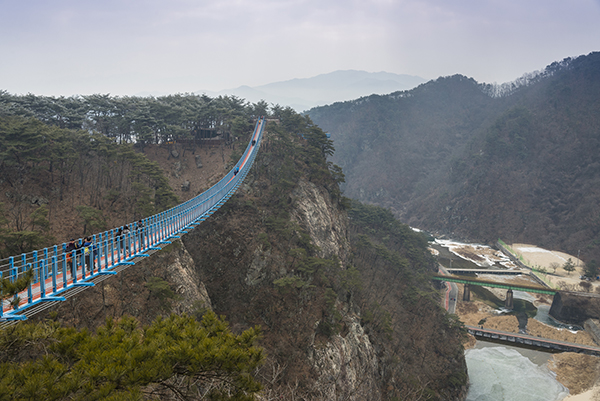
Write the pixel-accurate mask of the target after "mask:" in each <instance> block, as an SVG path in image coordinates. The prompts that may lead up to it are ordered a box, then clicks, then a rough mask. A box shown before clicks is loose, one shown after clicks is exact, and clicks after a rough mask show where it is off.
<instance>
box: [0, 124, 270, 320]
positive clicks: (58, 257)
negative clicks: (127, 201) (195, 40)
mask: <svg viewBox="0 0 600 401" xmlns="http://www.w3.org/2000/svg"><path fill="white" fill-rule="evenodd" d="M264 124H265V122H264V118H261V119H259V120H258V121H257V123H256V126H255V128H254V132H253V134H252V138H251V140H250V142H249V143H248V146H247V147H246V149H245V151H244V153H243V155H242V157H241V158H240V160H239V161H238V162H237V163H236V165H235V166H234V168H233V169H232V170H231V171H229V172H228V173H227V174H226V175H225V177H223V178H222V179H221V180H220V181H219V182H218V183H216V184H215V185H213V186H212V187H211V188H209V189H208V190H206V191H205V192H203V193H201V194H200V195H198V196H196V197H194V198H192V199H190V200H188V201H186V202H183V203H181V204H179V205H177V206H175V207H173V208H171V209H169V210H166V211H164V212H161V213H158V214H155V215H153V216H150V217H147V218H145V219H143V220H142V224H138V223H130V224H128V225H127V226H128V227H131V231H129V232H126V233H124V234H122V235H119V231H118V228H113V229H110V230H107V231H104V232H101V233H98V234H94V235H92V236H91V238H92V240H91V241H90V242H89V244H88V243H84V242H83V239H78V240H77V244H78V245H79V246H78V248H77V249H74V250H70V251H67V244H66V243H63V244H60V245H54V246H52V247H48V248H44V249H40V250H36V251H33V252H28V253H23V254H20V255H16V256H11V257H8V258H5V259H2V260H0V277H2V278H5V279H6V278H8V279H9V280H10V281H11V282H14V281H16V280H17V279H18V278H19V277H21V276H23V275H25V274H26V273H27V272H28V271H30V270H33V279H32V282H31V283H30V284H29V286H28V288H27V289H26V290H24V291H23V292H21V293H19V294H18V295H16V296H15V297H14V298H13V299H5V300H2V301H1V305H0V321H6V320H12V319H23V318H24V316H23V315H20V313H21V312H22V311H24V310H25V309H27V308H29V307H31V306H33V305H35V304H37V303H40V302H45V301H62V300H64V298H62V297H61V295H62V293H64V292H65V291H67V290H69V289H72V288H75V287H85V286H93V283H91V282H90V281H91V280H92V279H93V278H96V277H98V276H100V275H106V274H116V272H115V271H114V270H115V268H116V267H117V266H123V265H131V264H134V262H133V261H132V260H133V259H136V258H138V257H143V256H148V255H147V254H145V252H147V251H149V250H158V249H160V245H162V244H166V243H169V242H170V241H169V240H170V239H173V238H179V234H185V233H186V232H187V231H186V230H188V229H192V228H193V227H195V225H197V224H199V223H200V222H201V221H204V220H205V219H206V217H208V216H210V215H212V214H213V213H214V212H215V211H216V210H218V209H219V208H220V207H221V206H222V205H223V204H224V203H225V202H226V201H227V200H228V199H229V198H230V197H231V195H233V193H234V192H235V191H236V190H237V188H238V187H239V186H240V185H241V183H242V182H243V180H244V178H245V177H246V175H247V174H248V171H249V170H250V168H251V167H252V164H253V162H254V159H255V157H256V154H257V152H258V147H259V145H260V140H261V138H262V133H263V129H264ZM124 227H125V226H123V227H120V228H121V229H123V228H124Z"/></svg>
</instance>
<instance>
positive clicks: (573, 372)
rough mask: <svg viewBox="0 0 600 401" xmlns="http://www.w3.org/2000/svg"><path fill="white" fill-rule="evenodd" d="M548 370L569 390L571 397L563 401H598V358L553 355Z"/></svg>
mask: <svg viewBox="0 0 600 401" xmlns="http://www.w3.org/2000/svg"><path fill="white" fill-rule="evenodd" d="M548 368H549V369H550V370H552V371H553V372H555V373H556V379H557V380H558V381H559V382H560V383H562V385H563V386H565V387H567V388H568V389H569V392H570V394H571V395H569V396H568V397H567V398H565V400H564V401H597V400H600V383H599V382H598V381H599V379H600V371H599V369H600V358H598V357H594V356H590V355H582V354H575V353H572V352H564V353H561V354H555V355H553V356H552V359H551V360H550V362H549V363H548Z"/></svg>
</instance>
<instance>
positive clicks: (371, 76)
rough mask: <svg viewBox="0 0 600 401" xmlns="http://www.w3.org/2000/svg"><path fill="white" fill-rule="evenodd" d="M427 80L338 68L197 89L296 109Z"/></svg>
mask: <svg viewBox="0 0 600 401" xmlns="http://www.w3.org/2000/svg"><path fill="white" fill-rule="evenodd" d="M424 82H426V80H425V79H423V78H421V77H418V76H413V75H407V74H394V73H388V72H383V71H381V72H366V71H359V70H338V71H334V72H330V73H326V74H320V75H316V76H314V77H310V78H294V79H290V80H286V81H279V82H273V83H269V84H265V85H259V86H255V87H251V86H247V85H242V86H239V87H237V88H231V89H225V90H222V91H217V92H214V91H205V90H200V91H196V92H195V93H197V94H202V93H205V94H206V95H208V96H213V97H214V96H220V95H234V96H239V97H241V98H244V99H247V100H248V101H250V102H253V103H254V102H259V101H261V100H264V101H266V102H267V103H269V104H279V105H281V106H290V107H292V108H293V109H295V110H296V111H303V110H308V109H309V108H312V107H315V106H318V105H323V104H328V103H333V102H337V101H344V100H350V99H354V98H357V97H362V96H367V95H371V94H385V93H391V92H396V91H399V90H408V89H411V88H413V87H415V86H417V85H419V84H422V83H424Z"/></svg>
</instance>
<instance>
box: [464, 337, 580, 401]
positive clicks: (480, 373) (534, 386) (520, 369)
mask: <svg viewBox="0 0 600 401" xmlns="http://www.w3.org/2000/svg"><path fill="white" fill-rule="evenodd" d="M465 357H466V360H467V367H468V369H469V381H470V387H469V393H468V395H467V401H558V400H562V399H563V398H565V397H566V396H567V395H568V394H569V392H568V390H567V389H566V388H565V387H564V386H563V385H562V384H560V383H559V382H558V381H557V380H556V378H555V375H554V373H553V372H551V371H550V370H549V369H548V367H547V362H548V360H549V359H550V357H551V354H549V353H546V352H540V351H533V350H528V349H522V348H516V347H510V346H503V345H498V344H494V343H488V342H483V341H477V346H476V347H475V348H473V349H469V350H467V351H465Z"/></svg>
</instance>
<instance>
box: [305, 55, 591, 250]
mask: <svg viewBox="0 0 600 401" xmlns="http://www.w3.org/2000/svg"><path fill="white" fill-rule="evenodd" d="M507 88H508V89H509V90H506V89H507ZM497 89H498V88H497V87H492V86H490V85H485V84H480V83H477V82H476V81H474V80H473V79H470V78H467V77H465V76H462V75H455V76H452V77H443V78H439V79H437V80H434V81H430V82H428V83H426V84H424V85H421V86H419V87H417V88H415V89H412V90H410V91H404V92H396V93H392V94H389V95H384V96H379V95H372V96H369V97H364V98H361V99H358V100H354V101H348V102H340V103H336V104H333V105H329V106H322V107H317V108H314V109H311V110H309V112H308V114H309V115H310V117H311V119H312V120H313V121H314V122H315V123H316V124H318V125H319V126H320V127H321V128H322V129H324V130H325V131H328V132H330V134H331V138H332V139H333V141H334V146H335V148H336V152H335V155H334V157H333V161H334V162H335V163H337V164H339V165H340V166H341V167H342V168H343V170H344V173H345V175H346V184H345V188H344V191H345V195H346V196H348V197H351V198H356V199H359V200H361V201H364V202H369V203H374V204H377V205H381V206H385V207H387V208H390V209H391V210H393V211H394V213H395V214H396V216H398V217H400V219H401V220H402V221H404V222H407V223H410V224H411V225H414V226H416V227H420V228H423V229H429V230H433V231H438V232H441V233H447V234H449V235H452V236H455V237H463V238H465V239H471V240H476V241H484V242H495V241H496V239H498V238H502V239H503V240H505V241H507V242H513V241H514V242H526V243H533V244H537V245H541V246H544V247H550V248H551V249H560V250H564V251H567V252H570V253H573V252H574V253H575V254H577V253H578V251H581V256H582V258H585V260H586V261H589V260H591V259H596V260H600V224H599V223H600V53H598V52H596V53H591V54H589V55H587V56H580V57H578V58H575V59H570V58H569V59H565V60H562V61H560V62H555V63H552V64H551V65H549V66H548V67H546V69H545V70H544V71H542V72H541V73H539V74H537V75H531V74H530V75H528V76H526V77H524V79H521V80H519V81H518V84H515V85H513V86H512V87H510V88H509V87H505V90H504V91H501V92H499V91H498V90H497Z"/></svg>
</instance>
